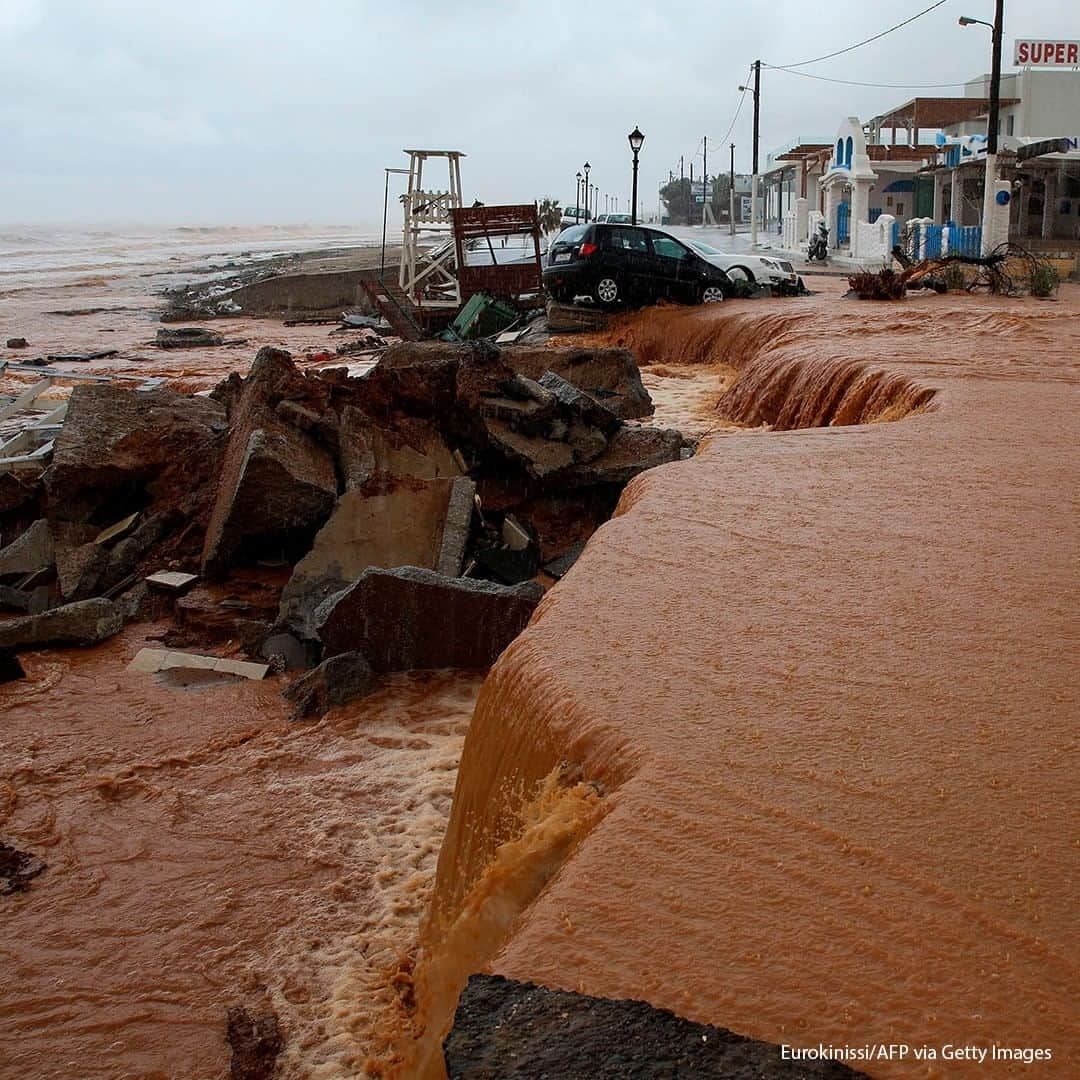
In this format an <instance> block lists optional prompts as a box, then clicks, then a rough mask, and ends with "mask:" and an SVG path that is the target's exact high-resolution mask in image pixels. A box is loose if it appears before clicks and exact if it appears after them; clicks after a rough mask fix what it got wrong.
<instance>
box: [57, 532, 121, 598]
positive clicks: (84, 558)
mask: <svg viewBox="0 0 1080 1080" xmlns="http://www.w3.org/2000/svg"><path fill="white" fill-rule="evenodd" d="M108 564H109V552H108V549H106V548H103V547H100V546H99V545H98V544H96V543H93V542H91V543H89V544H81V545H79V547H72V548H67V549H65V550H62V551H60V552H58V553H57V556H56V577H57V580H58V581H59V583H60V595H61V596H63V598H64V599H65V600H67V601H69V602H70V601H73V600H86V599H88V598H89V597H91V596H96V595H98V594H99V592H100V591H103V590H101V589H99V584H100V582H101V580H102V578H103V577H104V576H105V570H106V568H107V567H108Z"/></svg>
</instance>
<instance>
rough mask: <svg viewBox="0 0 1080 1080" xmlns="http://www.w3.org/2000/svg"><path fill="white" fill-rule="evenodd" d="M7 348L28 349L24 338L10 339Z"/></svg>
mask: <svg viewBox="0 0 1080 1080" xmlns="http://www.w3.org/2000/svg"><path fill="white" fill-rule="evenodd" d="M7 347H8V348H9V349H25V348H26V347H27V341H26V338H24V337H9V338H8V339H7Z"/></svg>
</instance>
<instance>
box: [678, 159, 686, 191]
mask: <svg viewBox="0 0 1080 1080" xmlns="http://www.w3.org/2000/svg"><path fill="white" fill-rule="evenodd" d="M685 194H686V166H685V164H684V163H683V156H682V154H680V155H679V198H682V197H683V196H684V195H685Z"/></svg>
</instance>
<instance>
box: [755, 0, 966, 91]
mask: <svg viewBox="0 0 1080 1080" xmlns="http://www.w3.org/2000/svg"><path fill="white" fill-rule="evenodd" d="M946 2H947V0H937V3H936V4H931V5H930V6H929V7H928V8H923V10H922V11H920V12H918V13H917V14H915V15H912V16H911V18H910V19H905V20H904V21H903V22H901V23H897V24H896V25H895V26H890V27H889V29H888V30H882V31H881V33H880V34H875V35H874V36H873V37H868V38H865V39H864V40H863V41H856V42H855V44H854V45H849V46H848V47H847V48H846V49H837V50H836V52H831V53H826V54H825V55H824V56H815V57H814V59H813V60H802V61H800V62H799V63H797V64H768V65H767V66H768V67H773V68H777V69H778V70H786V69H788V68H797V67H807V66H808V65H809V64H817V63H820V61H822V60H831V59H832V58H833V57H834V56H843V55H844V53H849V52H851V51H852V49H859V48H861V47H862V46H863V45H869V44H870V42H871V41H877V40H878V39H880V38H883V37H885V35H886V34H891V33H892V32H893V31H894V30H899V29H901V27H904V26H907V25H908V24H909V23H913V22H914V21H915V20H916V19H921V18H922V17H923V16H924V15H927V14H929V13H930V12H931V11H933V10H934V9H935V8H939V7H941V5H942V4H944V3H946ZM837 81H839V80H837ZM853 85H857V84H853ZM861 85H869V84H868V83H866V84H861ZM954 85H957V84H954Z"/></svg>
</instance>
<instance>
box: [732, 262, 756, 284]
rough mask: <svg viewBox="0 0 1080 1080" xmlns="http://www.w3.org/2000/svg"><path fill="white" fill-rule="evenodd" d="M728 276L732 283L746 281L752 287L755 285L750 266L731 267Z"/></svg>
mask: <svg viewBox="0 0 1080 1080" xmlns="http://www.w3.org/2000/svg"><path fill="white" fill-rule="evenodd" d="M727 276H728V277H729V278H731V280H732V281H745V282H747V283H748V284H750V285H753V284H754V275H753V274H752V273H751V271H750V268H749V267H748V266H731V267H728V271H727Z"/></svg>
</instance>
